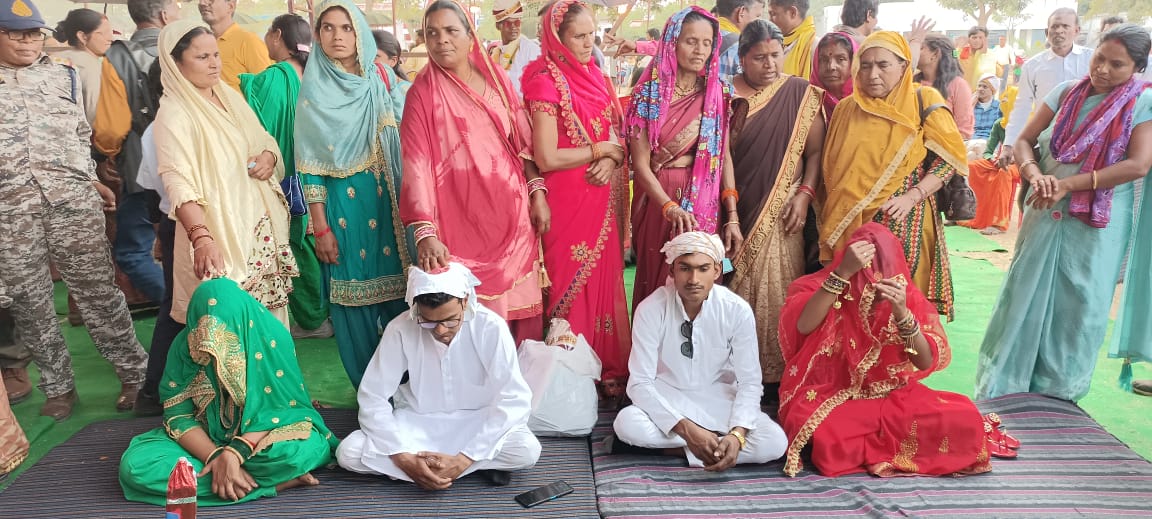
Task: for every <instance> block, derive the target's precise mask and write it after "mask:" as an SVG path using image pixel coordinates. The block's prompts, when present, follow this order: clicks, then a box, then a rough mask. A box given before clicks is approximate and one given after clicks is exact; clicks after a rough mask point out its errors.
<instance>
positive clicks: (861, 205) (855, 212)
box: [824, 133, 919, 250]
mask: <svg viewBox="0 0 1152 519" xmlns="http://www.w3.org/2000/svg"><path fill="white" fill-rule="evenodd" d="M918 137H919V135H918V134H916V133H913V134H911V135H909V136H908V137H907V138H906V139H904V143H903V144H901V145H900V149H899V150H897V151H896V156H895V157H893V159H892V161H891V162H889V163H888V167H887V168H884V172H883V173H881V174H880V178H879V179H877V180H876V183H875V184H873V185H872V189H871V190H869V191H868V194H866V195H864V198H863V199H862V200H860V201H859V202H857V203H856V205H855V206H853V207H852V209H851V210H849V211H848V214H845V215H844V218H843V219H842V220H840V223H838V224H836V227H835V228H834V229H833V230H832V233H831V234H829V235H828V239H827V240H826V241H825V242H824V243H825V245H827V246H828V248H829V249H833V250H834V249H836V242H838V241H840V236H843V235H844V231H846V230H847V229H848V225H850V224H851V223H852V221H853V220H855V219H856V217H857V216H859V215H860V213H862V212H864V209H865V208H867V207H868V206H869V205H871V204H872V201H873V200H875V199H876V197H877V196H879V195H880V191H882V190H883V189H884V187H885V186H886V185H887V184H888V181H889V180H891V179H892V175H894V174H896V168H898V167H900V164H901V163H902V162H904V157H906V156H907V155H908V152H909V151H911V150H912V145H913V144H914V143H916V142H917V141H918V140H919V138H918Z"/></svg>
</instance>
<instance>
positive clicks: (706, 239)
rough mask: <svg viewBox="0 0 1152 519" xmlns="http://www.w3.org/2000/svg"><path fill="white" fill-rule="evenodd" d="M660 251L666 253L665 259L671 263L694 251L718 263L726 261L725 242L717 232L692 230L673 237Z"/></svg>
mask: <svg viewBox="0 0 1152 519" xmlns="http://www.w3.org/2000/svg"><path fill="white" fill-rule="evenodd" d="M660 252H663V253H664V261H665V262H667V263H668V264H669V265H671V264H672V262H673V261H676V258H679V257H680V256H683V255H685V254H692V253H694V252H699V253H700V254H704V255H706V256H708V257H709V258H712V260H713V261H715V262H716V263H722V262H723V261H724V242H723V241H720V237H719V236H716V235H715V234H708V233H706V232H700V231H692V232H686V233H683V234H681V235H679V236H677V237H675V238H672V240H671V241H669V242H668V243H665V244H664V247H663V248H661V249H660Z"/></svg>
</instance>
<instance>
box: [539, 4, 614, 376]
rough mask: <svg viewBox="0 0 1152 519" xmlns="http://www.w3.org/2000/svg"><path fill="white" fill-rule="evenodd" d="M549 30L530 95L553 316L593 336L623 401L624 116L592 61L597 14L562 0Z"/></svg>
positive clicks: (545, 20) (549, 18)
mask: <svg viewBox="0 0 1152 519" xmlns="http://www.w3.org/2000/svg"><path fill="white" fill-rule="evenodd" d="M541 23H542V24H543V26H542V30H541V31H540V33H541V34H540V40H541V47H542V50H543V52H542V54H541V56H540V57H539V58H537V59H536V60H535V61H533V62H532V63H530V64H529V65H528V67H527V68H525V70H524V76H523V77H524V79H523V84H522V87H523V92H524V101H525V102H526V103H527V104H528V109H529V110H530V111H531V113H532V121H533V127H534V129H535V131H534V133H533V135H532V142H533V149H534V152H535V158H536V164H537V166H538V167H539V168H540V170H541V171H542V172H543V174H544V183H545V184H544V185H545V187H546V192H547V193H548V198H549V201H550V204H549V207H550V208H551V211H552V222H551V228H550V230H549V231H548V232H547V233H545V234H544V235H543V237H542V238H543V244H544V266H545V267H546V268H547V270H548V277H549V279H550V280H551V281H552V287H551V289H550V292H549V298H548V303H547V305H548V308H547V310H548V311H547V315H548V316H549V317H552V318H561V319H566V320H567V321H568V323H569V324H570V325H571V326H572V331H573V332H575V333H580V334H584V336H585V337H586V338H587V339H588V342H589V343H590V344H591V345H592V349H593V350H595V351H596V354H597V355H598V356H599V357H600V361H601V362H602V363H603V371H602V373H601V386H602V387H603V390H604V394H605V396H608V397H615V396H618V395H619V394H622V392H623V389H624V385H625V382H626V379H627V378H628V352H629V349H630V345H631V334H632V332H631V327H630V326H629V324H628V307H627V304H628V303H627V299H626V297H625V294H624V258H623V249H622V241H621V234H622V233H621V231H622V228H621V223H622V221H623V202H624V201H625V198H624V195H625V193H627V189H628V178H627V176H626V174H625V172H624V170H623V169H621V168H620V165H621V164H622V163H623V162H624V149H623V147H622V146H620V145H619V143H618V139H617V136H618V135H619V128H620V122H621V114H620V108H619V105H618V104H617V102H616V96H615V94H614V92H613V90H612V88H611V86H610V85H609V84H608V81H607V79H606V78H605V77H604V75H603V73H601V72H600V69H599V68H598V67H597V66H596V63H595V62H594V61H592V49H593V35H594V34H595V31H596V22H595V20H594V19H593V18H592V10H591V9H590V8H589V7H588V6H587V5H586V4H584V3H582V2H579V1H577V0H559V1H558V2H555V3H553V4H552V5H551V6H550V7H549V8H548V10H547V11H546V14H545V15H544V16H543V17H542V18H541Z"/></svg>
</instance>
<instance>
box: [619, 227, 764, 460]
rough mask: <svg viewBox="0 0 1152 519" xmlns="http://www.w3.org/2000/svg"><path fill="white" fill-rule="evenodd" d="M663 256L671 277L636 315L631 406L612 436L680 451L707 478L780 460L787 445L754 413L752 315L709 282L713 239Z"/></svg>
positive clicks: (680, 241) (717, 249)
mask: <svg viewBox="0 0 1152 519" xmlns="http://www.w3.org/2000/svg"><path fill="white" fill-rule="evenodd" d="M662 252H665V254H666V256H667V257H668V263H671V264H672V276H671V279H669V282H668V283H667V284H666V285H665V286H663V287H661V288H659V289H657V290H656V291H655V292H653V293H652V295H650V296H648V298H647V299H645V300H644V301H642V302H641V303H640V305H639V306H638V307H637V308H636V312H635V316H634V320H633V324H632V353H631V357H630V358H629V361H628V369H629V371H630V373H631V375H630V378H629V380H628V396H629V397H630V398H631V399H632V402H633V404H634V405H632V406H629V407H626V408H624V409H623V410H621V411H620V414H619V415H617V417H616V422H615V423H614V424H613V428H614V429H615V431H616V436H617V437H618V438H619V439H620V440H622V441H624V442H625V443H628V444H631V445H635V446H638V447H646V448H655V449H670V448H671V449H675V448H683V449H684V453H685V455H686V457H687V459H688V464H689V466H693V467H705V468H708V469H709V470H724V469H726V468H728V467H731V466H732V465H733V464H735V463H741V464H743V463H765V462H768V461H771V460H774V459H776V458H779V457H780V456H782V455H783V454H784V451H785V449H786V448H787V439H786V438H785V435H784V431H783V430H782V429H781V428H780V426H779V425H777V424H776V423H775V422H773V421H772V419H771V418H769V417H768V415H766V414H764V413H762V412H761V411H760V397H761V395H762V393H763V391H764V388H763V386H762V385H761V374H760V361H759V358H760V357H759V349H758V348H759V346H758V345H757V344H758V343H757V342H756V324H755V318H754V317H753V315H752V307H751V306H749V305H748V303H747V302H745V301H744V300H743V299H741V298H740V296H737V295H736V294H734V293H733V292H731V291H730V290H728V289H727V288H724V287H723V286H720V285H716V284H714V283H715V281H716V279H718V278H719V276H720V274H721V261H722V260H723V257H724V246H723V244H722V242H721V241H720V238H719V237H718V236H715V235H710V234H705V233H702V232H690V233H684V234H681V235H679V236H677V237H676V238H675V239H673V240H672V241H671V242H668V244H666V245H665V246H664V249H662ZM701 298H703V301H701V300H700V299H701ZM686 309H687V310H686ZM688 310H693V311H694V312H695V315H690V313H691V312H689V311H688ZM686 323H691V324H686ZM689 335H690V337H689ZM689 345H690V346H689ZM742 438H743V439H745V440H746V441H741V439H742ZM742 444H744V445H743V446H742ZM733 454H735V455H733Z"/></svg>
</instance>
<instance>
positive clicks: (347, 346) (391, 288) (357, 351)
mask: <svg viewBox="0 0 1152 519" xmlns="http://www.w3.org/2000/svg"><path fill="white" fill-rule="evenodd" d="M315 12H316V13H317V20H318V21H317V22H316V36H317V38H318V40H319V45H318V46H317V47H316V48H315V49H314V52H313V53H312V56H311V58H310V59H309V63H308V67H307V68H305V69H304V80H303V84H302V85H301V87H300V100H299V102H298V103H297V106H296V169H297V170H298V171H299V172H300V174H301V180H302V183H303V187H304V199H305V200H306V201H307V202H308V203H309V211H310V215H311V217H312V234H313V237H314V239H315V240H316V255H317V257H318V258H319V259H320V262H321V263H322V264H323V267H324V273H325V278H326V279H325V281H326V283H327V292H328V301H329V306H328V310H329V312H330V314H331V316H332V325H333V327H334V329H335V332H336V344H337V346H338V348H339V350H340V359H341V361H342V362H343V363H344V370H345V371H346V372H347V373H348V378H350V379H351V381H352V385H353V386H355V387H359V386H360V379H361V378H362V377H363V376H364V370H365V368H367V366H368V361H369V360H371V359H372V354H373V353H375V351H376V345H377V344H378V343H379V342H380V335H381V334H382V333H383V330H384V327H385V326H387V325H388V323H389V322H390V321H391V320H392V319H393V318H394V317H396V316H397V315H400V314H401V313H403V312H404V311H406V310H407V309H408V305H407V304H405V303H404V290H405V287H406V286H407V283H406V281H405V279H406V278H405V275H404V272H405V271H406V270H407V268H408V265H409V264H410V262H411V258H410V256H409V253H408V251H409V246H408V243H409V242H408V239H407V238H406V236H405V231H404V227H403V226H402V225H401V224H400V218H399V213H398V209H397V206H396V204H397V200H398V195H399V189H400V134H399V132H398V130H397V121H398V119H399V114H397V113H396V112H395V111H394V108H393V102H392V97H391V96H390V95H389V93H388V89H387V86H386V85H385V84H384V81H383V80H382V79H381V78H380V76H379V74H377V69H376V65H375V63H374V60H375V59H376V42H375V41H373V38H372V31H371V29H370V28H369V26H368V22H367V20H365V18H364V15H363V13H361V12H360V9H359V8H357V7H356V5H355V4H353V3H351V2H349V1H347V0H325V1H323V2H320V4H319V5H318V6H317V7H316V10H315Z"/></svg>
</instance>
